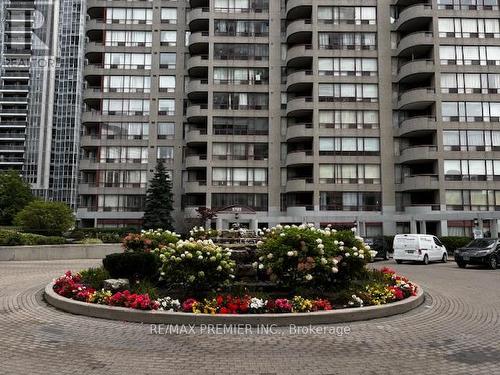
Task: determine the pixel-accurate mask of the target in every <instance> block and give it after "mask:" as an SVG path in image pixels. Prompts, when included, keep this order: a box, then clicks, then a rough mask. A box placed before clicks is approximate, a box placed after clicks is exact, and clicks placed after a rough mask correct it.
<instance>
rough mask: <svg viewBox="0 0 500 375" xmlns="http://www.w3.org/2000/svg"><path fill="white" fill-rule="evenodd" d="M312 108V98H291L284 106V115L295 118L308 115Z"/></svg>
mask: <svg viewBox="0 0 500 375" xmlns="http://www.w3.org/2000/svg"><path fill="white" fill-rule="evenodd" d="M313 107H314V100H313V97H312V96H303V97H299V98H293V99H290V100H289V101H288V103H287V104H286V114H287V116H295V115H302V114H306V113H310V112H311V111H312V110H313Z"/></svg>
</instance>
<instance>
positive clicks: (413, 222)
mask: <svg viewBox="0 0 500 375" xmlns="http://www.w3.org/2000/svg"><path fill="white" fill-rule="evenodd" d="M410 233H417V221H416V220H415V219H411V221H410Z"/></svg>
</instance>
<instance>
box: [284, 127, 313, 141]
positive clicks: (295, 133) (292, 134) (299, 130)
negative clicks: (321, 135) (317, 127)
mask: <svg viewBox="0 0 500 375" xmlns="http://www.w3.org/2000/svg"><path fill="white" fill-rule="evenodd" d="M313 136H314V129H313V124H293V125H291V126H290V125H289V126H288V127H287V129H286V139H287V140H289V139H293V138H304V137H313Z"/></svg>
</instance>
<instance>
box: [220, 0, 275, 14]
mask: <svg viewBox="0 0 500 375" xmlns="http://www.w3.org/2000/svg"><path fill="white" fill-rule="evenodd" d="M214 8H215V11H216V12H228V13H249V12H256V13H260V12H262V11H267V10H268V9H269V0H215V6H214Z"/></svg>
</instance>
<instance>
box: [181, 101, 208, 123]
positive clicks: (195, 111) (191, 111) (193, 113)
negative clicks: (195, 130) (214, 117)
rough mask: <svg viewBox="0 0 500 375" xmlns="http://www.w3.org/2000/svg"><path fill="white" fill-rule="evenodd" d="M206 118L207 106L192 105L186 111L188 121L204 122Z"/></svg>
mask: <svg viewBox="0 0 500 375" xmlns="http://www.w3.org/2000/svg"><path fill="white" fill-rule="evenodd" d="M207 116H208V105H207V104H194V105H190V106H189V107H187V109H186V118H187V119H188V121H197V120H204V119H205V118H206V117H207Z"/></svg>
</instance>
